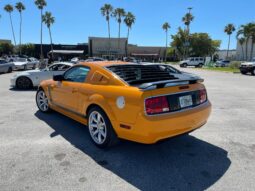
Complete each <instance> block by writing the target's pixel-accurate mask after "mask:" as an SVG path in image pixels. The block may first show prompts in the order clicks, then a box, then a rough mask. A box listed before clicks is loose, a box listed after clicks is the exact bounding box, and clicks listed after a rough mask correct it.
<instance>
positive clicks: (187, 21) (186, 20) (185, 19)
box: [182, 13, 194, 33]
mask: <svg viewBox="0 0 255 191" xmlns="http://www.w3.org/2000/svg"><path fill="white" fill-rule="evenodd" d="M193 20H194V16H193V15H192V14H191V13H186V14H185V15H184V17H183V18H182V22H183V23H184V24H185V25H186V27H187V31H188V33H189V32H190V23H191V22H192V21H193Z"/></svg>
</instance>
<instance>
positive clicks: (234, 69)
mask: <svg viewBox="0 0 255 191" xmlns="http://www.w3.org/2000/svg"><path fill="white" fill-rule="evenodd" d="M200 69H202V70H211V71H218V72H232V73H240V70H239V69H237V68H230V67H218V68H217V67H203V68H200Z"/></svg>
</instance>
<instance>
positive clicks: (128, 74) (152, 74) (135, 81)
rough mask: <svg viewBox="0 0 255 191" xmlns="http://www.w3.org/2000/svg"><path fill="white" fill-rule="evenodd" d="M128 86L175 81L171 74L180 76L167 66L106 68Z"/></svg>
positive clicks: (175, 70)
mask: <svg viewBox="0 0 255 191" xmlns="http://www.w3.org/2000/svg"><path fill="white" fill-rule="evenodd" d="M106 68H107V69H108V70H110V71H112V72H113V73H115V74H116V75H118V76H119V77H120V78H121V79H122V80H124V81H125V82H127V83H128V84H129V85H133V86H137V85H140V84H142V83H149V82H157V81H164V80H174V79H176V78H175V76H174V75H173V74H180V73H181V72H180V71H178V70H177V69H175V68H173V67H171V66H168V65H156V64H155V65H139V64H135V65H133V64H127V65H112V66H107V67H106Z"/></svg>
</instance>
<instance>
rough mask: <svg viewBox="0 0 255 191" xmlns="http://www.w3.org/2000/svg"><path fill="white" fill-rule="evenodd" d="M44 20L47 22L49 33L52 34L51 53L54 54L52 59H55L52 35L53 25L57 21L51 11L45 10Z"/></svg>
mask: <svg viewBox="0 0 255 191" xmlns="http://www.w3.org/2000/svg"><path fill="white" fill-rule="evenodd" d="M42 20H43V22H44V23H45V24H46V26H47V27H48V29H49V35H50V44H51V54H52V59H54V53H53V43H52V35H51V25H53V24H54V23H55V18H54V17H53V16H52V14H51V13H50V12H47V11H46V12H45V14H44V15H43V19H42Z"/></svg>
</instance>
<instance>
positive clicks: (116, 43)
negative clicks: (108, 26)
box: [88, 37, 166, 60]
mask: <svg viewBox="0 0 255 191" xmlns="http://www.w3.org/2000/svg"><path fill="white" fill-rule="evenodd" d="M88 42H89V43H88V50H89V51H88V55H89V56H90V57H103V58H109V56H110V57H111V58H122V57H126V56H129V57H136V58H139V59H142V60H159V59H163V58H164V56H165V53H166V48H165V47H153V46H138V45H132V44H128V39H127V38H120V39H118V38H111V39H110V40H109V38H101V37H89V40H88Z"/></svg>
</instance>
